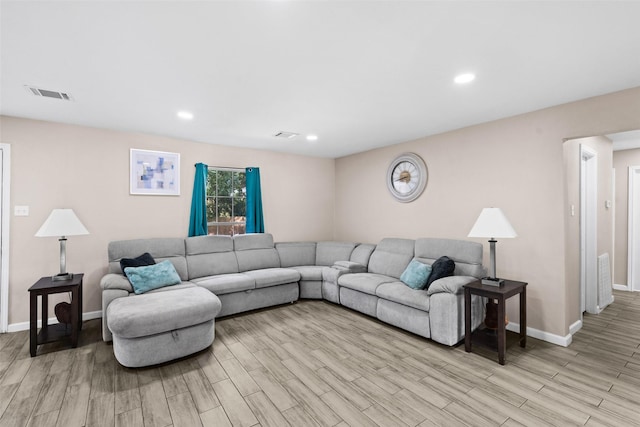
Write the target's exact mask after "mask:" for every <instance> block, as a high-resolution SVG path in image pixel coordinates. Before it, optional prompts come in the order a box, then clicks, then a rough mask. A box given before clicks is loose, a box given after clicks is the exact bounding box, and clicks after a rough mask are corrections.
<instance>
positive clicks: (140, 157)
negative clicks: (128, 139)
mask: <svg viewBox="0 0 640 427" xmlns="http://www.w3.org/2000/svg"><path fill="white" fill-rule="evenodd" d="M129 162H130V164H129V194H133V195H146V196H179V195H180V153H170V152H165V151H151V150H139V149H136V148H132V149H131V150H130V160H129Z"/></svg>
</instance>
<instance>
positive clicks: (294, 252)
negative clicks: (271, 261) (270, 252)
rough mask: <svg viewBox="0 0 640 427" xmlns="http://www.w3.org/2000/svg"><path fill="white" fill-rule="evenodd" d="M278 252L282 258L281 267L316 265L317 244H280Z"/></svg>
mask: <svg viewBox="0 0 640 427" xmlns="http://www.w3.org/2000/svg"><path fill="white" fill-rule="evenodd" d="M276 250H277V251H278V256H279V257H280V267H299V266H303V265H316V243H315V242H279V243H276Z"/></svg>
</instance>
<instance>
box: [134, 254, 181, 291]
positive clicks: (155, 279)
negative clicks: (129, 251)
mask: <svg viewBox="0 0 640 427" xmlns="http://www.w3.org/2000/svg"><path fill="white" fill-rule="evenodd" d="M124 274H126V275H127V278H128V279H129V282H131V286H133V291H134V292H135V293H136V294H143V293H145V292H148V291H150V290H152V289H158V288H162V287H164V286H170V285H177V284H178V283H180V282H181V281H182V280H180V276H179V275H178V272H177V271H176V268H175V267H174V266H173V264H171V261H169V260H165V261H162V262H159V263H158V264H154V265H148V266H144V267H127V268H125V269H124Z"/></svg>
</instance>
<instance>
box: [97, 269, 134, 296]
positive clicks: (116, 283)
mask: <svg viewBox="0 0 640 427" xmlns="http://www.w3.org/2000/svg"><path fill="white" fill-rule="evenodd" d="M100 286H101V287H102V290H103V291H104V290H107V289H121V290H123V291H127V292H133V287H132V286H131V283H130V282H129V279H127V278H126V277H125V276H123V275H122V274H115V273H109V274H107V275H105V276H104V277H102V279H101V280H100Z"/></svg>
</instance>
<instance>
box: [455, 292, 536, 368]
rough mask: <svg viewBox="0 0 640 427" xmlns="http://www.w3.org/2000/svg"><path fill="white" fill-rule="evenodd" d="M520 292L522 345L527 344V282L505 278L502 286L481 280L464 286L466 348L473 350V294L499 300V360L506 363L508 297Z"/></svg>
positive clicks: (520, 338)
mask: <svg viewBox="0 0 640 427" xmlns="http://www.w3.org/2000/svg"><path fill="white" fill-rule="evenodd" d="M517 294H520V336H519V342H520V347H523V348H524V347H526V345H527V283H525V282H516V281H514V280H505V281H504V284H503V285H502V286H490V285H483V284H482V282H481V281H480V280H476V281H475V282H471V283H469V284H468V285H465V286H464V349H465V351H466V352H470V351H471V295H479V296H481V297H487V298H490V299H495V300H498V329H497V335H498V362H499V363H500V364H501V365H504V358H505V353H506V344H507V340H506V335H507V331H506V325H505V319H506V310H505V305H506V302H507V299H509V298H511V297H512V296H514V295H517Z"/></svg>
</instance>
